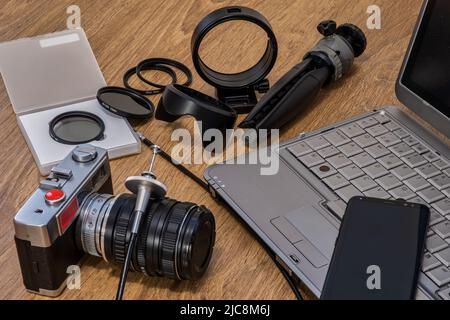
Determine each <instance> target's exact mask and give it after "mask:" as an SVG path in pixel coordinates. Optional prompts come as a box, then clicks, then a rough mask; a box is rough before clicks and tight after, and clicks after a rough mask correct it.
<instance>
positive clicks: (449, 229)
mask: <svg viewBox="0 0 450 320" xmlns="http://www.w3.org/2000/svg"><path fill="white" fill-rule="evenodd" d="M432 229H433V231H434V232H436V234H437V235H439V236H440V237H441V238H443V239H445V238H448V237H450V221H448V220H445V221H442V222H441V223H438V224H436V225H434V226H433V227H432Z"/></svg>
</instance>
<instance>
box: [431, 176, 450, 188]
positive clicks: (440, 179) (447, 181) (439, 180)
mask: <svg viewBox="0 0 450 320" xmlns="http://www.w3.org/2000/svg"><path fill="white" fill-rule="evenodd" d="M430 182H431V184H432V185H433V186H435V187H436V188H438V189H439V190H442V189H447V188H449V187H450V177H449V176H448V175H446V174H445V173H443V174H440V175H438V176H436V177H434V178H432V179H430Z"/></svg>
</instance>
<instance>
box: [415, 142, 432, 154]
mask: <svg viewBox="0 0 450 320" xmlns="http://www.w3.org/2000/svg"><path fill="white" fill-rule="evenodd" d="M412 148H413V149H414V150H415V151H416V152H417V153H418V154H423V153H427V152H428V151H430V150H428V148H427V147H425V146H424V145H423V144H421V143H419V144H416V145H415V146H412Z"/></svg>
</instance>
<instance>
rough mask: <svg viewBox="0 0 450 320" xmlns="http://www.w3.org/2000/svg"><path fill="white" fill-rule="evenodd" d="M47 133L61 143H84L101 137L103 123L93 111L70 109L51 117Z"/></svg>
mask: <svg viewBox="0 0 450 320" xmlns="http://www.w3.org/2000/svg"><path fill="white" fill-rule="evenodd" d="M49 133H50V136H51V137H52V138H53V140H55V141H56V142H59V143H62V144H67V145H79V144H86V143H89V142H92V141H98V140H102V139H103V137H104V133H105V123H104V122H103V120H102V119H101V118H100V117H99V116H97V115H95V114H93V113H90V112H84V111H70V112H65V113H62V114H60V115H58V116H56V117H55V118H53V120H52V121H51V122H50V124H49Z"/></svg>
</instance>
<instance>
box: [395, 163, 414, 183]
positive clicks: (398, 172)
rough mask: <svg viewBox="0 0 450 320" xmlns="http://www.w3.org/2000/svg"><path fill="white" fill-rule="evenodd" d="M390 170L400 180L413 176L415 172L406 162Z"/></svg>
mask: <svg viewBox="0 0 450 320" xmlns="http://www.w3.org/2000/svg"><path fill="white" fill-rule="evenodd" d="M391 172H392V173H393V174H394V175H395V176H396V177H397V178H399V179H400V180H404V179H408V178H411V177H414V176H415V175H416V174H417V173H416V172H415V171H414V170H413V169H411V168H410V167H409V166H407V165H406V164H404V165H401V166H399V167H397V168H395V169H392V170H391Z"/></svg>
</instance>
